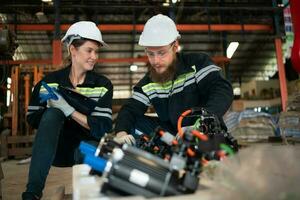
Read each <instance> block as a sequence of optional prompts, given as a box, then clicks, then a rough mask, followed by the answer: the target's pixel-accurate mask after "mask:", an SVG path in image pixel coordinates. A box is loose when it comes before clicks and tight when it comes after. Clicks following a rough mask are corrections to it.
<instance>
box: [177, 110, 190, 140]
mask: <svg viewBox="0 0 300 200" xmlns="http://www.w3.org/2000/svg"><path fill="white" fill-rule="evenodd" d="M191 112H192V110H191V109H189V110H186V111H184V112H183V113H182V114H181V115H180V117H179V118H178V121H177V131H178V134H179V136H180V137H181V138H182V137H183V131H182V128H181V124H182V120H183V118H184V117H185V116H187V115H188V114H190V113H191Z"/></svg>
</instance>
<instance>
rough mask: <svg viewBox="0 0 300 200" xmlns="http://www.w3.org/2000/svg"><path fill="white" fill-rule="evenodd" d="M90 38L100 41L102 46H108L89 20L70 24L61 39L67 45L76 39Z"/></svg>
mask: <svg viewBox="0 0 300 200" xmlns="http://www.w3.org/2000/svg"><path fill="white" fill-rule="evenodd" d="M82 38H83V39H90V40H95V41H97V42H100V44H102V45H103V46H108V45H107V44H106V43H105V42H104V41H103V39H102V35H101V32H100V30H99V29H98V27H97V26H96V24H95V23H94V22H91V21H80V22H76V23H74V24H72V25H71V26H70V28H69V29H68V30H67V32H66V35H65V36H64V37H63V38H62V39H61V41H62V42H64V43H66V44H67V46H69V45H70V44H71V43H72V42H73V40H76V39H82Z"/></svg>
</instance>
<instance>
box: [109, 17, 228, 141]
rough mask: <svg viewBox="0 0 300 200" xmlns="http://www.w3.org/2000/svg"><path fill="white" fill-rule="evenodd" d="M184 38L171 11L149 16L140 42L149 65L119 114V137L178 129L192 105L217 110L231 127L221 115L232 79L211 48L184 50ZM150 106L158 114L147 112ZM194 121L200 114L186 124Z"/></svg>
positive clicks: (215, 111) (117, 134) (123, 139)
mask: <svg viewBox="0 0 300 200" xmlns="http://www.w3.org/2000/svg"><path fill="white" fill-rule="evenodd" d="M179 39H180V34H179V32H178V31H177V28H176V25H175V23H174V22H173V21H172V19H170V18H169V17H167V16H165V15H162V14H159V15H156V16H153V17H152V18H150V19H149V20H148V21H147V22H146V24H145V26H144V30H143V32H142V34H141V36H140V39H139V45H140V46H143V47H144V48H145V52H146V55H147V57H148V60H149V63H150V66H149V71H148V73H147V74H146V75H145V76H144V77H143V78H142V79H141V80H140V81H139V83H138V84H137V85H136V86H135V87H134V88H133V94H132V97H131V98H130V99H129V100H128V102H127V103H126V104H125V105H123V107H122V108H121V110H120V112H119V114H118V118H117V121H116V126H115V132H116V137H115V140H116V141H118V142H120V143H128V144H134V143H135V138H137V137H138V136H139V135H141V134H142V133H143V134H148V135H151V134H152V133H153V132H154V130H155V128H156V127H157V126H160V127H161V128H163V129H164V130H166V131H168V132H170V133H172V134H173V135H176V133H177V130H176V127H177V120H178V118H179V117H180V115H181V113H182V112H184V111H186V110H188V109H190V108H193V107H202V108H204V109H206V110H207V111H208V112H209V113H212V114H215V115H216V116H217V117H218V118H219V120H220V121H221V124H222V126H223V128H225V129H226V126H225V124H224V122H223V119H222V117H223V115H224V114H225V112H226V111H227V110H228V108H229V107H230V105H231V103H232V100H233V91H232V86H231V84H230V83H229V82H228V81H227V80H225V79H224V78H223V77H222V75H221V73H220V71H221V68H220V67H218V66H216V65H215V64H214V63H213V62H212V61H211V60H210V58H209V57H208V56H207V55H206V54H203V53H189V54H187V53H183V52H180V53H179V52H178V48H179V41H178V40H179ZM149 106H153V108H154V109H155V111H156V113H157V116H158V117H148V116H145V115H144V114H145V112H146V111H147V109H148V107H149ZM194 123H195V119H192V118H190V119H188V118H187V119H186V120H184V122H183V126H190V125H193V124H194Z"/></svg>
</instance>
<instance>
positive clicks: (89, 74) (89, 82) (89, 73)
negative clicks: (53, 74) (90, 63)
mask: <svg viewBox="0 0 300 200" xmlns="http://www.w3.org/2000/svg"><path fill="white" fill-rule="evenodd" d="M70 72H71V65H69V66H67V67H66V68H65V70H64V75H63V76H64V82H65V84H66V85H67V86H68V87H70V88H73V85H72V83H71V80H70V78H69V75H70ZM92 73H93V72H92V71H87V72H86V75H85V78H84V81H83V83H82V84H79V85H77V87H82V86H87V85H89V86H93V85H95V80H94V78H93V75H92Z"/></svg>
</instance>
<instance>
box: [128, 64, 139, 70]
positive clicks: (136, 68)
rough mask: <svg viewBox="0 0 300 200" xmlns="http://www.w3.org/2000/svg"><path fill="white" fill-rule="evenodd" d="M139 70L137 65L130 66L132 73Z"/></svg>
mask: <svg viewBox="0 0 300 200" xmlns="http://www.w3.org/2000/svg"><path fill="white" fill-rule="evenodd" d="M137 70H138V66H137V65H135V64H132V65H130V71H132V72H135V71H137Z"/></svg>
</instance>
